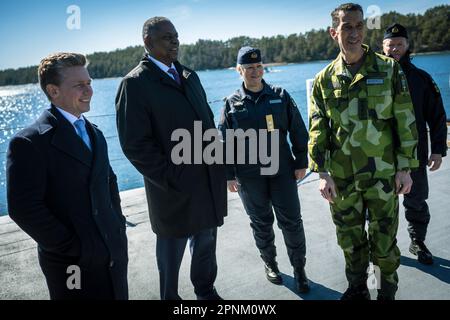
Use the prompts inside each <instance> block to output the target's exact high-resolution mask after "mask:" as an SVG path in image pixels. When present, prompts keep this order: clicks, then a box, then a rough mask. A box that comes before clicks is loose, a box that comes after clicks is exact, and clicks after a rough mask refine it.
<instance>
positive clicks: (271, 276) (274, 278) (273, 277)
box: [263, 259, 283, 284]
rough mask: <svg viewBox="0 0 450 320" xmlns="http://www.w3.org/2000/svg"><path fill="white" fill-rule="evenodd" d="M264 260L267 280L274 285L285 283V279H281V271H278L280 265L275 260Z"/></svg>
mask: <svg viewBox="0 0 450 320" xmlns="http://www.w3.org/2000/svg"><path fill="white" fill-rule="evenodd" d="M263 260H264V270H265V271H266V278H267V280H269V281H270V282H272V283H274V284H281V283H283V278H281V273H280V270H278V264H277V262H276V261H275V259H263Z"/></svg>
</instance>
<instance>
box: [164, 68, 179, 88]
mask: <svg viewBox="0 0 450 320" xmlns="http://www.w3.org/2000/svg"><path fill="white" fill-rule="evenodd" d="M167 72H168V73H170V74H171V75H173V78H174V79H175V81H176V82H177V83H178V85H180V86H181V79H180V76H179V75H178V72H177V70H175V69H174V68H170V69H169V70H167Z"/></svg>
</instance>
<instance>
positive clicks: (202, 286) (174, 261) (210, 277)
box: [156, 228, 217, 300]
mask: <svg viewBox="0 0 450 320" xmlns="http://www.w3.org/2000/svg"><path fill="white" fill-rule="evenodd" d="M188 240H189V247H190V251H191V256H192V260H191V281H192V284H193V285H194V292H195V294H196V295H197V297H198V298H199V297H206V296H208V295H211V294H213V292H214V281H215V280H216V276H217V261H216V241H217V228H211V229H206V230H203V231H201V232H199V233H197V234H195V235H193V236H190V237H186V238H164V237H160V236H157V239H156V259H157V262H158V270H159V283H160V295H161V300H181V297H180V296H179V295H178V275H179V271H180V266H181V261H182V259H183V255H184V250H185V248H186V243H187V241H188Z"/></svg>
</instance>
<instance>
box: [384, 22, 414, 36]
mask: <svg viewBox="0 0 450 320" xmlns="http://www.w3.org/2000/svg"><path fill="white" fill-rule="evenodd" d="M396 37H403V38H406V39H408V32H407V31H406V28H405V27H404V26H402V25H401V24H399V23H394V24H391V25H390V26H389V27H387V29H386V31H385V32H384V37H383V39H389V38H396Z"/></svg>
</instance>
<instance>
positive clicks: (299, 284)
mask: <svg viewBox="0 0 450 320" xmlns="http://www.w3.org/2000/svg"><path fill="white" fill-rule="evenodd" d="M294 278H295V288H296V289H297V292H299V293H307V292H309V289H310V288H309V280H308V277H307V276H306V272H305V267H297V268H294Z"/></svg>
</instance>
